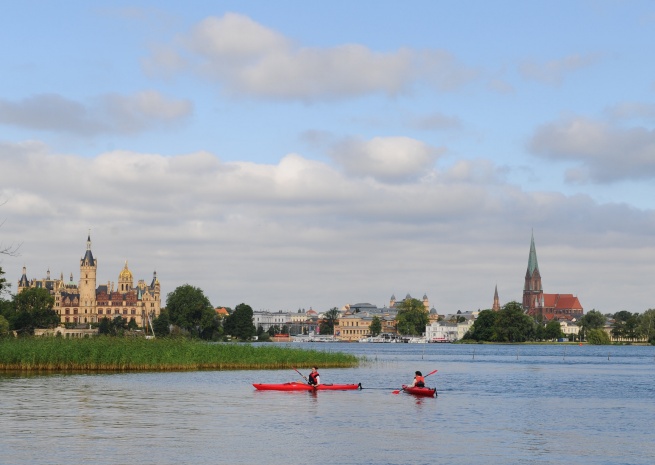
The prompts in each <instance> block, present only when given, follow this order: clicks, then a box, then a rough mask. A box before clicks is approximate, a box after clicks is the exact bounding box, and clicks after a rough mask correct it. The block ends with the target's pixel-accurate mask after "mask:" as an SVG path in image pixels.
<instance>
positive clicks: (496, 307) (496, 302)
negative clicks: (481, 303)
mask: <svg viewBox="0 0 655 465" xmlns="http://www.w3.org/2000/svg"><path fill="white" fill-rule="evenodd" d="M491 309H492V310H493V311H495V312H497V311H498V310H500V299H499V298H498V284H496V290H495V291H494V304H493V306H492V307H491Z"/></svg>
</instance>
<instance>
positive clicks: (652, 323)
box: [639, 308, 655, 344]
mask: <svg viewBox="0 0 655 465" xmlns="http://www.w3.org/2000/svg"><path fill="white" fill-rule="evenodd" d="M639 326H640V332H641V334H642V335H643V336H644V337H645V338H646V339H647V340H648V342H650V343H651V344H655V309H652V308H649V309H648V310H646V311H645V312H644V313H643V314H642V315H641V318H640V319H639Z"/></svg>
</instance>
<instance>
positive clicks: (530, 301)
mask: <svg viewBox="0 0 655 465" xmlns="http://www.w3.org/2000/svg"><path fill="white" fill-rule="evenodd" d="M543 300H544V291H543V288H542V287H541V273H540V272H539V264H538V263H537V248H536V247H535V245H534V231H533V232H532V237H531V238H530V255H529V257H528V269H527V271H526V272H525V285H524V286H523V310H524V311H525V312H527V313H528V314H535V313H537V312H541V311H542V307H543Z"/></svg>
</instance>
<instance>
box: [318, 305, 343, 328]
mask: <svg viewBox="0 0 655 465" xmlns="http://www.w3.org/2000/svg"><path fill="white" fill-rule="evenodd" d="M339 316H341V314H340V313H339V309H338V308H337V307H332V308H331V309H330V310H328V311H327V312H325V314H324V315H323V321H321V324H320V326H319V332H320V333H321V334H334V326H335V324H336V322H337V321H338V320H339Z"/></svg>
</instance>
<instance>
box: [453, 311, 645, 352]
mask: <svg viewBox="0 0 655 465" xmlns="http://www.w3.org/2000/svg"><path fill="white" fill-rule="evenodd" d="M608 323H609V324H610V325H611V328H612V329H611V331H610V332H611V334H612V337H614V338H615V339H617V340H623V341H643V340H647V341H648V342H649V343H651V344H655V310H653V309H649V310H647V311H646V312H644V313H643V314H639V313H630V312H628V311H625V310H623V311H620V312H617V313H614V314H608V315H603V314H601V313H600V312H599V311H597V310H591V311H589V312H587V313H586V314H584V315H583V316H582V317H581V318H580V320H579V321H578V322H577V325H578V326H579V327H580V329H579V331H578V336H577V339H578V340H579V341H587V342H590V343H592V344H609V343H610V342H611V341H610V337H609V335H608V334H607V333H606V332H605V330H604V329H603V328H605V326H606V324H608ZM564 336H565V335H564V334H563V333H562V331H561V328H560V324H559V322H558V321H555V320H552V321H549V322H548V323H547V324H546V325H544V324H543V323H542V322H540V321H538V320H536V319H534V318H532V317H531V316H529V315H527V314H526V313H525V312H524V311H523V308H522V306H521V304H520V303H518V302H509V303H507V304H506V305H504V306H503V307H502V308H501V309H500V310H499V311H494V310H482V311H481V312H480V313H479V314H478V317H477V318H476V320H475V322H474V323H473V326H472V327H471V329H470V330H469V331H468V332H467V333H466V334H465V335H464V339H468V340H474V341H480V342H482V341H485V342H528V341H530V342H536V341H547V340H553V339H559V338H561V337H564Z"/></svg>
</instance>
